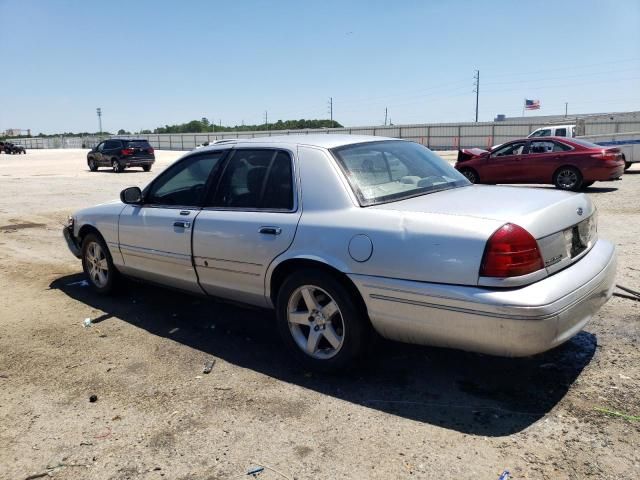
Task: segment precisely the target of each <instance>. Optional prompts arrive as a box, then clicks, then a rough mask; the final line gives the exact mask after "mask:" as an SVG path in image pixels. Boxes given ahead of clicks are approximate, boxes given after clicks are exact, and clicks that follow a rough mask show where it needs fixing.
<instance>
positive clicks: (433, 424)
mask: <svg viewBox="0 0 640 480" xmlns="http://www.w3.org/2000/svg"><path fill="white" fill-rule="evenodd" d="M157 156H158V162H157V164H156V165H155V166H154V170H153V171H152V172H150V173H143V172H142V171H141V170H139V169H136V170H132V171H131V172H126V173H123V174H114V173H111V172H109V171H107V170H105V171H104V172H102V171H101V172H98V173H90V172H89V171H88V170H87V167H86V163H85V152H84V151H82V150H57V151H52V150H49V151H29V152H28V154H27V155H20V156H7V155H4V154H3V155H0V292H2V293H1V294H0V478H2V479H26V478H28V477H29V478H36V477H30V476H31V475H34V474H46V473H48V474H49V475H50V476H52V477H54V478H61V479H127V478H131V479H133V478H136V479H137V478H141V479H150V480H152V479H160V478H165V479H194V480H195V479H198V480H212V479H230V478H239V477H242V476H244V474H245V473H246V472H247V470H248V469H249V468H251V467H254V466H257V465H264V466H266V467H269V468H267V469H265V471H264V472H263V473H262V474H260V475H259V478H261V479H264V480H269V479H277V478H281V479H284V478H289V479H293V478H296V479H321V478H322V479H325V478H327V479H328V478H345V479H347V478H348V479H351V478H354V479H370V478H379V479H390V478H469V479H494V480H495V479H497V478H498V476H499V475H500V474H501V473H502V471H503V470H505V469H509V470H510V472H511V475H512V477H511V478H536V479H537V478H548V479H562V478H576V479H577V478H585V477H589V476H590V477H593V478H611V479H613V478H615V479H620V478H629V479H631V478H640V421H637V419H635V420H634V419H632V418H623V417H620V416H613V415H609V414H606V413H603V412H601V411H599V410H597V409H598V408H605V409H609V410H612V411H617V412H622V413H625V414H628V415H634V416H638V415H640V353H639V347H640V302H635V301H632V300H628V299H624V298H620V297H614V298H612V299H611V301H609V302H608V303H607V304H606V305H605V307H604V308H603V309H602V310H601V312H600V313H599V315H597V317H596V318H595V319H594V320H593V321H592V322H591V323H590V324H589V325H588V327H587V329H586V330H585V331H584V332H582V333H580V334H579V335H578V336H577V337H576V338H574V339H573V340H572V341H570V342H569V343H567V344H565V345H563V346H561V347H559V348H557V349H556V350H554V351H551V352H548V353H546V354H544V355H540V356H536V357H534V358H527V359H518V360H508V359H497V358H491V357H486V356H481V355H474V354H468V353H463V352H457V351H448V350H444V349H436V348H424V347H412V346H406V345H401V344H395V343H390V342H389V343H383V344H381V345H380V346H379V348H378V349H377V351H376V353H375V355H373V356H372V357H371V358H370V361H369V363H368V365H367V367H365V368H364V369H362V370H359V371H357V372H352V373H349V374H347V375H344V376H320V375H316V374H310V373H308V372H305V371H301V370H299V369H298V368H297V367H296V365H293V364H291V362H290V360H289V358H288V357H287V356H286V355H285V354H284V352H283V351H282V348H281V347H280V344H279V342H278V339H277V336H276V334H275V331H274V327H273V317H272V314H271V313H269V312H263V311H258V310H250V309H244V308H240V307H236V306H230V305H227V304H223V303H218V302H215V301H212V300H207V299H201V298H195V297H189V296H186V295H183V294H180V293H175V292H171V291H166V290H161V289H157V288H151V287H148V286H144V285H138V284H134V283H132V284H130V285H129V287H128V291H127V293H123V294H122V295H120V296H118V297H116V298H112V299H105V298H101V297H98V296H96V295H95V294H93V293H91V292H90V290H89V289H88V288H86V287H84V286H83V284H82V279H83V276H82V274H81V267H80V262H79V261H77V260H76V259H75V258H74V257H73V256H72V255H71V254H70V253H69V252H68V250H67V247H66V245H65V244H64V241H63V239H62V236H61V228H62V224H63V223H64V222H65V219H66V217H67V215H68V214H70V213H71V212H72V211H73V210H75V209H77V208H81V207H84V206H89V205H92V204H95V203H98V202H102V201H106V200H109V199H112V198H116V197H117V195H118V193H119V192H120V190H121V189H122V188H123V187H125V186H129V185H136V184H137V185H141V186H142V185H144V184H146V183H147V182H148V181H149V180H151V179H152V178H153V176H154V175H155V174H156V173H157V172H158V171H160V170H161V168H163V167H164V166H166V165H167V164H168V163H169V162H170V161H172V160H173V159H174V158H176V157H177V156H178V154H176V153H175V152H157ZM588 194H589V195H590V196H591V197H592V198H593V200H594V201H595V202H596V204H597V206H598V209H599V218H600V228H599V231H600V235H601V236H602V237H606V238H609V239H611V240H613V241H614V242H615V243H616V244H617V245H618V249H619V250H618V251H619V270H618V283H620V284H623V285H627V286H629V287H631V288H635V289H640V165H635V166H634V167H633V168H632V169H631V171H630V172H629V174H627V175H625V176H624V179H623V181H620V182H614V183H600V184H596V185H595V187H594V188H590V189H589V190H588ZM87 317H89V318H91V319H93V321H94V322H95V323H96V324H95V325H94V326H93V327H90V328H83V326H82V323H83V320H84V319H85V318H87ZM211 358H214V359H215V360H216V363H215V365H214V367H213V371H212V372H211V373H210V374H209V375H204V374H203V373H202V366H203V363H204V361H205V360H207V359H211ZM91 395H96V396H97V401H96V402H90V401H89V397H90V396H91Z"/></svg>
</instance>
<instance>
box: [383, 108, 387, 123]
mask: <svg viewBox="0 0 640 480" xmlns="http://www.w3.org/2000/svg"><path fill="white" fill-rule="evenodd" d="M384 126H385V127H386V126H387V107H384Z"/></svg>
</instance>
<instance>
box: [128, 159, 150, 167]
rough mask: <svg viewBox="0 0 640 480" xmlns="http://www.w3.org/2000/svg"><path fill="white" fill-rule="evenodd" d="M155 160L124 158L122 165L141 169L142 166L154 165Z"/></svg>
mask: <svg viewBox="0 0 640 480" xmlns="http://www.w3.org/2000/svg"><path fill="white" fill-rule="evenodd" d="M155 161H156V159H155V158H122V159H120V163H121V164H122V165H125V166H127V167H140V166H142V165H153V164H154V163H155Z"/></svg>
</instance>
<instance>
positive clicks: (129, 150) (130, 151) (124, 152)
mask: <svg viewBox="0 0 640 480" xmlns="http://www.w3.org/2000/svg"><path fill="white" fill-rule="evenodd" d="M133 152H135V150H134V149H133V148H124V149H122V150H120V153H121V154H122V155H124V156H125V157H126V156H127V155H133Z"/></svg>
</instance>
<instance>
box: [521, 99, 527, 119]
mask: <svg viewBox="0 0 640 480" xmlns="http://www.w3.org/2000/svg"><path fill="white" fill-rule="evenodd" d="M526 104H527V99H526V98H525V99H524V102H522V116H523V117H524V106H525V105H526Z"/></svg>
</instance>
